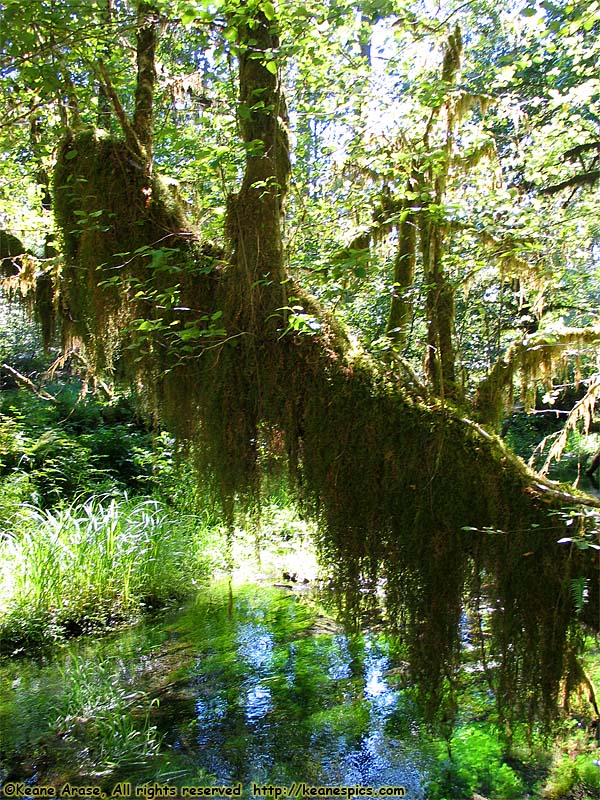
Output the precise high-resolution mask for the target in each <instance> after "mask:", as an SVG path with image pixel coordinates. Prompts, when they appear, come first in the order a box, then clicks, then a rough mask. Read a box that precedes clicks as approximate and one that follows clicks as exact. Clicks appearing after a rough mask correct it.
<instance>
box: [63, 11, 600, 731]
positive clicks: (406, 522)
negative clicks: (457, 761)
mask: <svg viewBox="0 0 600 800" xmlns="http://www.w3.org/2000/svg"><path fill="white" fill-rule="evenodd" d="M139 9H140V12H142V11H143V15H144V20H142V21H140V23H139V24H138V35H137V39H138V46H137V53H138V63H139V64H144V66H143V67H142V66H140V67H139V69H138V88H137V91H136V93H135V97H136V103H135V108H134V111H133V115H132V122H130V121H129V119H128V117H127V116H126V114H125V112H124V111H123V108H122V107H121V104H120V102H119V100H118V97H117V96H116V92H115V89H114V88H113V87H112V86H111V85H110V84H109V80H108V75H107V74H106V75H105V89H106V93H107V95H108V96H109V97H111V98H112V103H113V107H114V109H115V112H116V114H117V116H118V118H119V120H120V123H121V127H122V129H123V137H122V138H114V137H111V136H109V135H108V134H106V133H103V132H99V131H94V130H84V131H81V132H79V133H73V132H70V133H68V134H67V135H66V137H65V138H64V140H63V142H62V144H61V147H60V151H59V156H58V163H57V166H56V171H55V182H54V193H55V204H56V205H55V208H56V215H57V220H58V223H59V226H60V229H61V231H62V234H63V238H64V254H65V265H64V270H63V275H64V284H65V287H64V292H63V294H62V296H61V304H62V308H63V316H64V328H65V331H66V333H67V335H68V336H70V337H74V336H76V337H79V338H80V339H81V340H82V341H83V342H84V345H85V347H86V349H87V350H88V351H89V352H90V353H91V354H93V360H94V362H95V364H96V367H97V369H109V370H119V371H120V372H121V373H122V374H124V375H126V376H128V377H129V379H130V380H132V381H133V382H134V383H135V385H136V387H137V391H138V394H139V396H140V399H141V400H142V401H143V402H144V403H145V404H146V407H147V408H149V409H151V410H152V411H153V412H155V413H156V414H158V415H159V416H160V418H161V419H162V421H163V424H165V425H167V426H169V427H171V428H172V429H173V430H175V431H177V432H178V433H179V435H180V436H182V437H186V438H188V439H190V440H192V441H193V442H194V443H195V445H194V449H195V453H196V456H197V459H198V465H199V474H200V475H201V476H202V477H203V478H204V479H208V480H210V481H211V482H212V485H213V487H214V490H215V491H216V492H217V493H218V494H219V496H220V497H221V500H222V503H223V508H224V513H225V514H226V515H227V516H228V517H230V518H231V516H232V514H233V513H234V508H235V505H236V504H247V503H251V502H253V501H255V500H256V499H257V497H258V496H259V493H260V484H261V475H262V472H263V470H264V468H265V464H264V458H263V455H264V453H265V452H267V451H268V450H269V447H270V446H271V445H272V444H273V443H274V442H277V443H278V446H279V444H280V443H281V441H283V442H284V443H285V450H286V454H287V465H288V471H289V476H290V480H291V482H292V483H293V485H294V486H295V487H296V489H297V492H298V496H299V499H300V500H301V502H302V503H303V504H304V506H305V508H306V509H307V510H308V511H310V512H311V513H313V514H314V515H315V516H316V517H317V518H318V521H319V524H320V528H319V530H320V533H319V543H318V544H319V548H320V551H321V555H322V557H323V559H324V562H325V563H326V564H328V565H329V566H330V568H331V572H332V575H333V576H334V580H335V583H336V585H337V588H338V589H339V592H340V596H341V597H342V598H343V605H344V608H345V611H346V614H347V615H348V617H349V618H354V619H356V618H357V616H358V615H359V614H360V613H361V608H362V606H363V599H364V597H365V596H371V597H372V596H373V595H372V593H371V594H369V593H368V592H367V593H366V592H365V591H364V590H365V589H369V588H370V589H371V590H374V589H375V587H376V586H378V585H380V582H381V581H383V584H382V585H384V586H385V595H386V608H387V614H388V617H389V620H390V622H391V624H393V625H394V626H395V628H396V629H397V630H398V632H399V633H400V634H401V635H402V636H404V637H405V640H406V642H407V644H408V647H409V649H410V653H411V659H412V667H413V671H414V674H415V675H416V677H417V678H418V679H419V680H420V683H421V686H422V687H423V695H424V697H425V698H426V700H427V703H428V706H429V709H430V710H431V711H433V710H434V709H436V708H440V707H443V705H444V704H443V703H441V698H443V697H447V696H448V695H447V690H448V688H449V687H451V685H452V681H453V679H454V674H455V670H456V668H457V665H458V659H459V651H460V640H459V622H460V616H461V609H462V603H463V597H464V593H465V591H468V590H469V588H470V587H480V584H481V579H482V576H484V577H485V582H486V591H487V592H488V594H489V595H490V596H491V597H493V598H494V601H495V602H496V604H497V606H496V610H495V612H494V614H493V615H492V627H493V639H492V643H491V644H486V647H489V649H490V650H491V651H492V652H493V654H494V656H495V657H497V658H498V659H499V661H500V667H499V668H498V671H499V681H498V692H499V698H500V701H501V704H502V706H503V709H504V713H505V714H507V715H510V713H512V712H514V711H515V710H516V709H517V708H519V707H520V708H521V709H523V710H524V711H525V712H526V713H527V714H528V715H529V716H531V717H532V718H533V717H536V716H537V717H544V718H549V717H550V716H551V715H552V713H553V710H554V708H555V706H556V699H557V696H558V689H559V684H560V681H561V679H562V677H563V676H564V675H565V674H566V673H568V672H569V670H570V668H571V663H572V656H573V653H574V652H575V651H576V650H577V648H578V646H579V641H580V637H579V636H578V630H579V626H580V624H581V622H586V623H588V624H590V625H592V626H595V627H597V624H598V619H597V608H598V599H599V598H598V583H597V579H596V578H597V572H596V571H597V556H596V554H595V551H593V550H591V549H587V550H584V549H581V548H578V547H576V546H571V547H570V546H568V545H565V544H557V540H558V539H559V538H560V537H561V533H562V531H563V528H562V525H561V522H560V517H559V516H556V515H557V514H558V512H560V509H561V508H562V507H563V506H564V505H565V504H575V505H576V504H577V502H578V498H576V497H573V496H571V495H569V494H568V493H565V492H563V491H561V490H559V489H557V488H555V487H553V486H552V485H550V484H548V483H545V482H544V481H543V480H542V479H540V478H539V477H536V476H535V475H534V474H533V473H530V472H528V471H527V469H526V468H525V467H524V465H523V464H522V463H521V462H519V461H518V460H517V459H515V458H514V457H513V456H512V455H511V454H510V453H509V452H508V451H507V450H506V449H505V448H504V447H503V446H502V444H501V442H500V441H499V440H498V439H497V438H495V437H494V436H493V435H491V434H489V433H487V432H486V431H485V430H483V429H482V428H480V427H479V426H477V425H476V424H475V423H473V422H471V421H469V420H468V419H466V418H465V417H464V416H462V415H461V414H460V413H458V412H456V411H454V410H452V409H451V408H449V407H448V406H446V405H445V404H444V403H440V402H439V401H436V402H434V403H433V404H429V405H427V404H425V403H424V402H423V401H421V400H417V399H414V397H411V396H409V394H408V393H407V392H406V391H405V390H404V389H403V387H402V386H401V385H399V384H398V382H397V379H396V378H395V377H394V376H393V375H390V374H388V373H387V372H386V370H385V368H383V367H381V366H379V365H378V364H376V363H374V362H373V361H372V360H371V359H370V358H369V357H368V356H367V355H366V354H365V353H363V352H361V351H360V349H358V348H357V347H356V346H355V345H354V344H353V343H351V341H350V339H349V338H348V336H347V335H346V334H345V332H344V331H343V330H342V329H340V327H339V325H338V324H337V323H335V322H334V321H333V320H332V319H331V318H330V316H329V315H328V314H327V312H326V311H325V310H324V309H322V308H321V307H319V305H318V304H317V303H316V302H315V301H314V300H313V299H312V298H311V297H309V296H308V295H307V294H306V293H305V292H304V291H303V290H302V289H301V288H300V287H299V286H297V285H295V283H294V281H293V280H292V279H291V277H290V276H289V275H288V274H287V272H286V269H285V263H284V257H283V245H282V233H281V224H282V210H283V204H284V202H285V197H286V192H287V185H288V179H289V172H290V160H289V145H288V136H287V130H286V121H287V114H286V107H285V101H284V97H283V93H282V89H281V82H280V74H279V64H278V47H279V41H278V33H277V24H276V21H275V19H274V16H273V14H272V9H271V7H270V4H263V6H261V8H258V9H254V8H253V9H251V8H250V6H247V5H245V4H241V5H239V6H236V7H235V8H234V9H233V10H230V13H229V16H228V25H229V26H230V29H232V30H235V31H236V36H237V44H236V47H237V50H236V53H237V62H238V68H239V106H238V116H239V130H240V134H241V141H242V144H243V148H244V152H245V168H244V175H243V179H242V181H241V185H240V188H239V190H238V192H236V193H234V194H232V195H231V196H230V197H229V202H228V209H227V218H226V237H227V248H226V251H225V252H221V251H219V250H218V249H216V248H214V247H213V246H212V245H210V244H208V243H202V242H201V241H200V239H199V237H198V236H197V234H195V233H194V232H192V231H191V230H189V229H188V227H187V225H186V219H185V214H184V213H183V210H182V208H181V205H180V204H179V202H178V200H177V198H176V197H174V196H173V194H172V193H171V192H170V190H169V187H168V186H167V185H166V184H165V183H164V182H163V181H162V180H161V178H160V176H158V175H157V174H155V173H152V174H150V170H149V164H150V163H151V155H152V154H151V125H150V124H149V118H148V115H149V114H151V110H152V103H151V97H150V94H151V76H152V74H153V68H152V63H151V62H152V55H151V53H152V50H153V48H154V42H153V39H152V36H154V35H156V27H155V26H154V25H153V23H152V21H151V20H152V13H153V12H152V9H151V8H150V7H148V6H147V5H146V4H141V5H140V6H139ZM148 20H150V22H148ZM151 34H152V35H151ZM422 235H423V232H422ZM424 238H426V239H427V241H429V242H430V246H434V245H435V243H434V245H431V237H424ZM434 239H435V237H434ZM434 260H435V259H434ZM439 288H440V287H439V285H438V289H439ZM432 302H433V301H432ZM449 319H450V318H449ZM438 338H439V336H438ZM553 515H554V516H553ZM579 535H580V536H581V537H582V539H581V541H584V540H585V533H584V531H583V530H581V531H580V534H579ZM585 541H587V540H585ZM580 578H583V579H584V580H587V581H588V584H587V585H588V593H589V597H588V602H587V603H586V604H584V606H583V607H582V608H581V607H579V606H577V605H576V604H575V601H574V599H573V596H572V591H571V586H572V582H573V580H574V579H580ZM447 710H448V709H446V711H447Z"/></svg>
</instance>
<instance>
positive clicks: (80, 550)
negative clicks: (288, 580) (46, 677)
mask: <svg viewBox="0 0 600 800" xmlns="http://www.w3.org/2000/svg"><path fill="white" fill-rule="evenodd" d="M13 526H14V529H15V532H14V533H12V534H10V535H8V536H7V537H6V538H5V539H4V541H3V542H2V544H1V545H0V547H1V550H2V562H1V563H2V566H1V568H0V597H1V598H2V600H1V606H0V637H1V638H0V645H1V646H2V651H3V652H8V648H9V646H10V644H11V642H12V643H14V644H19V645H20V644H23V643H24V644H31V643H34V644H37V643H40V642H44V641H47V640H52V639H56V638H61V637H62V636H64V634H65V633H70V634H77V633H81V632H84V631H86V630H91V629H93V628H94V627H105V626H108V625H111V624H113V623H115V622H119V621H123V620H127V619H129V618H130V617H132V616H133V617H135V616H137V615H138V614H139V613H140V611H141V610H143V609H144V608H154V607H157V606H161V605H163V604H164V603H165V602H166V601H168V600H171V599H174V598H177V597H182V596H184V595H186V594H188V593H189V592H190V591H191V590H193V589H194V587H196V586H197V585H198V582H199V581H200V580H201V579H205V578H206V577H207V575H208V574H210V571H211V568H212V567H213V565H214V560H216V555H215V553H214V542H213V543H212V544H213V548H212V550H213V552H212V554H211V541H210V536H209V533H208V532H207V529H206V527H205V526H203V524H202V520H201V518H200V517H188V518H186V517H184V516H181V515H175V514H174V513H173V512H172V511H170V510H169V509H167V508H166V507H164V506H161V504H159V503H158V502H157V501H154V500H137V499H134V500H127V499H117V498H114V497H113V498H110V497H102V496H99V497H91V498H89V499H88V500H87V501H85V502H82V503H76V504H72V505H61V506H58V507H57V508H55V509H53V510H46V511H42V510H40V509H37V508H34V507H30V506H27V505H24V506H21V507H20V508H19V509H18V510H17V511H16V513H15V518H14V519H13Z"/></svg>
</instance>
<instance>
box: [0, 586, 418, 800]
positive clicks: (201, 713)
mask: <svg viewBox="0 0 600 800" xmlns="http://www.w3.org/2000/svg"><path fill="white" fill-rule="evenodd" d="M313 623H314V614H313V613H312V612H311V610H310V608H307V607H306V606H303V605H302V604H301V603H300V602H299V601H297V600H295V599H294V598H290V596H289V595H283V594H282V593H281V592H276V591H273V590H257V589H256V587H254V588H248V589H244V590H240V591H238V593H237V596H236V597H235V600H234V603H233V607H232V609H231V608H229V609H228V598H227V596H226V594H225V593H223V594H222V595H221V596H219V595H213V596H212V597H210V598H205V599H204V600H202V599H199V600H197V601H196V602H195V603H194V604H192V605H191V606H190V607H188V608H187V609H184V610H182V611H179V612H177V614H173V615H172V616H170V617H167V618H166V619H164V620H163V621H161V622H160V623H156V624H155V625H146V626H140V628H138V629H136V630H135V631H129V632H127V633H126V634H123V635H122V636H118V635H117V636H113V637H111V638H110V639H109V640H104V641H103V642H98V643H96V645H94V644H90V643H87V644H85V645H82V646H81V647H80V649H79V652H78V651H77V650H76V649H73V648H72V649H71V655H70V660H69V659H66V658H65V657H64V654H63V661H62V662H61V656H60V655H57V657H56V659H55V662H56V663H51V664H48V665H36V664H34V663H33V662H24V663H23V662H22V664H21V674H20V680H17V675H16V674H15V673H14V671H12V670H13V668H12V666H11V665H10V664H8V665H6V666H5V667H4V668H3V670H2V672H3V673H4V674H3V675H2V676H1V677H3V678H7V679H8V684H9V686H10V685H11V684H14V685H12V688H10V692H11V693H12V694H10V693H9V695H8V696H7V697H6V699H5V700H4V702H2V703H0V713H1V714H4V717H3V719H4V720H5V722H6V719H7V718H8V716H10V718H11V719H14V720H15V722H14V725H13V727H16V728H19V726H21V727H23V725H24V724H25V723H23V722H22V720H25V719H27V714H24V713H20V714H19V715H13V714H12V713H11V709H12V711H14V710H15V708H16V707H17V706H18V707H19V708H20V709H21V712H23V711H24V710H25V709H29V710H31V709H33V708H36V709H37V711H36V714H37V722H36V724H37V725H38V726H39V725H41V724H43V720H42V719H40V717H44V715H45V716H46V717H47V719H46V724H47V723H48V720H49V719H50V718H51V709H50V707H51V705H52V703H51V702H50V700H49V699H48V698H47V697H46V698H45V700H44V697H45V693H47V692H48V687H51V689H50V690H51V691H52V692H58V694H59V695H60V694H61V692H62V694H63V695H66V694H68V693H69V692H71V693H73V691H74V689H73V686H74V683H75V673H70V672H69V669H70V668H73V667H74V665H76V669H77V671H78V674H79V676H80V677H81V675H82V674H86V669H88V668H89V670H90V674H91V670H92V669H94V668H96V667H97V665H98V663H99V662H102V663H104V664H106V663H112V664H113V665H114V670H113V671H112V672H111V673H110V674H107V676H106V677H107V685H108V684H110V685H111V686H112V687H113V689H115V690H116V691H123V692H124V691H125V690H126V691H127V692H128V693H130V694H131V692H132V690H134V691H135V690H136V689H137V690H143V697H144V702H145V703H146V705H145V706H143V704H142V707H141V711H140V709H139V708H138V712H137V716H136V713H135V709H134V708H133V706H132V719H133V721H134V722H135V721H136V720H139V719H140V718H141V717H142V715H143V713H147V714H150V715H152V717H151V719H152V722H153V723H155V724H156V726H157V727H158V728H159V731H160V733H161V735H162V736H163V739H162V746H161V748H160V752H157V753H156V754H154V755H152V757H148V758H146V759H145V760H144V763H143V765H140V763H138V764H132V765H131V766H130V767H129V779H130V780H132V781H134V782H135V780H136V770H138V772H139V776H138V782H142V781H147V780H149V779H151V776H152V775H155V774H160V775H164V774H167V773H166V772H165V770H166V767H165V764H166V763H167V762H168V764H169V769H171V768H172V764H173V759H174V758H175V759H179V760H178V761H177V770H178V772H177V774H178V775H180V776H183V777H181V779H180V780H181V781H183V782H184V783H185V781H186V780H187V781H188V782H192V783H194V782H195V780H196V782H197V779H194V777H193V776H194V775H196V776H197V775H198V774H203V775H206V776H209V777H210V776H212V778H211V779H212V780H215V781H216V782H217V783H221V782H226V783H231V782H237V781H241V782H242V783H243V784H244V785H246V786H250V785H251V783H252V781H258V782H263V783H272V784H283V785H286V784H289V783H291V782H292V781H305V782H306V783H309V784H313V785H317V784H363V785H372V786H380V785H390V786H394V785H396V786H404V787H405V788H406V791H407V796H409V797H411V798H412V799H413V800H419V799H420V798H423V797H424V789H423V786H424V779H423V774H424V771H425V769H424V759H423V758H422V756H421V755H420V753H419V751H418V748H417V746H416V744H415V743H414V742H413V741H399V740H397V739H394V738H393V737H391V736H390V735H389V734H388V728H389V725H390V723H391V722H392V721H395V722H397V719H398V717H399V715H400V716H402V715H404V716H406V713H407V712H406V711H405V710H403V708H404V706H403V704H402V703H400V702H399V700H400V697H401V691H400V690H399V689H398V688H396V687H394V686H393V685H390V683H389V682H388V680H387V678H386V674H387V673H388V672H389V671H390V669H392V671H393V666H394V665H393V663H392V662H391V660H390V657H389V654H388V653H387V652H386V649H385V643H384V642H380V641H379V640H378V639H377V638H376V637H369V636H364V637H347V636H345V635H343V634H340V633H337V632H333V633H327V634H319V635H310V634H311V631H312V628H311V626H312V625H313ZM58 662H61V663H60V667H59V668H60V669H61V670H62V671H63V678H62V684H61V685H60V686H59V685H57V681H56V680H55V679H54V680H52V676H53V675H54V676H55V675H56V671H57V663H58ZM23 667H24V668H23ZM111 682H112V683H111ZM155 697H157V698H159V699H160V703H159V705H158V706H151V702H152V700H153V698H155ZM40 698H41V699H42V700H43V702H40ZM54 702H55V703H56V702H57V701H56V700H54ZM44 703H46V710H45V711H44V710H43V708H44ZM40 707H41V708H42V710H41V711H40ZM413 725H414V721H412V720H405V724H404V725H403V726H398V725H395V727H396V729H398V727H404V728H405V729H408V728H410V727H411V726H413ZM3 727H4V730H3V731H2V732H1V733H2V734H3V735H4V734H8V739H9V740H10V741H9V742H8V746H5V750H6V753H5V758H6V757H7V756H8V754H9V753H10V751H11V748H12V755H13V757H14V755H15V752H16V751H18V750H19V749H23V743H24V741H26V740H27V737H28V736H29V735H30V734H31V728H28V730H27V731H24V730H21V732H20V733H19V732H18V731H17V732H15V730H8V726H6V725H3ZM38 730H40V728H39V727H38ZM77 735H80V736H81V737H82V739H83V740H85V736H86V726H85V725H82V726H81V731H79V732H78V733H77ZM81 744H82V745H85V746H88V745H89V743H87V742H85V741H82V743H81ZM89 746H90V747H91V745H89ZM96 767H97V771H98V772H102V771H104V774H105V775H106V774H107V772H109V770H108V767H107V764H106V763H101V761H100V760H97V763H96ZM199 770H200V773H199V772H198V771H199ZM169 774H170V773H169ZM186 776H187V777H186ZM207 779H208V778H207ZM40 780H41V778H40ZM104 780H105V782H106V779H104ZM108 783H110V781H108Z"/></svg>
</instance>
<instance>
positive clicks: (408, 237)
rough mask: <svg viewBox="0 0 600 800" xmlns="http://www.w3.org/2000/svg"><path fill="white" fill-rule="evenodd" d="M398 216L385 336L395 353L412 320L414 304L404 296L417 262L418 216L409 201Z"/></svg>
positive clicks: (400, 346)
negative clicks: (390, 299) (391, 287)
mask: <svg viewBox="0 0 600 800" xmlns="http://www.w3.org/2000/svg"><path fill="white" fill-rule="evenodd" d="M409 188H410V187H409ZM400 214H401V222H400V227H399V230H398V249H397V251H396V259H395V261H394V291H393V293H392V303H391V306H390V314H389V317H388V323H387V336H388V338H389V339H390V340H391V341H392V342H393V344H394V345H395V346H396V348H397V349H398V350H400V349H401V348H402V347H403V345H404V344H405V342H406V337H407V335H408V331H409V326H410V321H411V319H412V306H413V304H412V303H410V302H409V301H408V299H407V296H406V293H407V292H408V290H409V289H411V288H412V285H413V282H414V279H415V266H416V260H417V252H416V250H417V214H416V213H415V212H414V211H413V210H412V209H411V201H410V200H405V201H404V202H403V204H402V207H401V209H400Z"/></svg>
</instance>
